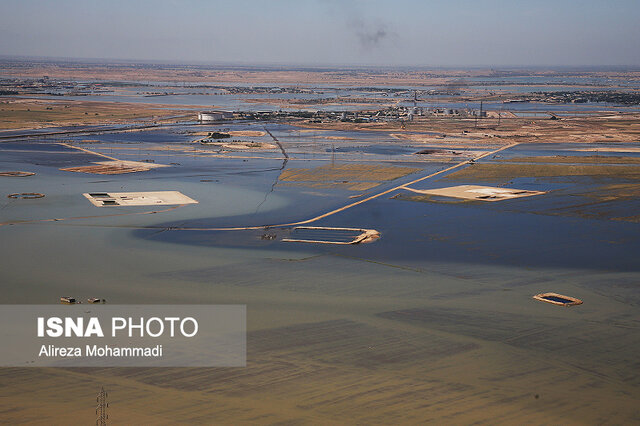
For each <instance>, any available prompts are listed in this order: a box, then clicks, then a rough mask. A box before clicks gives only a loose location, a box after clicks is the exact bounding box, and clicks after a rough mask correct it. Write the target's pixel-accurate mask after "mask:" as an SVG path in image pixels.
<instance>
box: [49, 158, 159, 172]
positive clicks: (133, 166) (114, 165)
mask: <svg viewBox="0 0 640 426" xmlns="http://www.w3.org/2000/svg"><path fill="white" fill-rule="evenodd" d="M93 164H96V165H95V166H79V167H63V168H61V169H60V170H62V171H65V172H76V173H91V174H97V175H119V174H122V173H135V172H146V171H148V170H151V169H155V168H157V167H169V166H168V165H167V164H156V163H146V162H144V161H126V160H114V161H96V162H94V163H93Z"/></svg>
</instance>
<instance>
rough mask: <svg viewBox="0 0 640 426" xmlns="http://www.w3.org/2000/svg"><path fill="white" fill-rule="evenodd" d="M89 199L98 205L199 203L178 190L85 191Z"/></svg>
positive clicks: (126, 205)
mask: <svg viewBox="0 0 640 426" xmlns="http://www.w3.org/2000/svg"><path fill="white" fill-rule="evenodd" d="M82 195H84V196H85V197H86V198H87V200H89V201H90V202H91V204H93V205H94V206H96V207H106V206H125V207H128V206H157V205H171V204H197V203H198V202H197V201H196V200H194V199H192V198H190V197H187V196H186V195H184V194H182V193H181V192H178V191H152V192H92V193H85V194H82Z"/></svg>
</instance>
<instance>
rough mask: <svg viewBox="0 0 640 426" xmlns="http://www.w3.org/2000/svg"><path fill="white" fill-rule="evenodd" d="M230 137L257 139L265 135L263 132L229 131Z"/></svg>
mask: <svg viewBox="0 0 640 426" xmlns="http://www.w3.org/2000/svg"><path fill="white" fill-rule="evenodd" d="M228 133H229V134H230V135H231V136H245V137H251V136H254V137H258V136H264V135H266V134H267V133H266V132H263V131H261V130H231V131H230V132H228Z"/></svg>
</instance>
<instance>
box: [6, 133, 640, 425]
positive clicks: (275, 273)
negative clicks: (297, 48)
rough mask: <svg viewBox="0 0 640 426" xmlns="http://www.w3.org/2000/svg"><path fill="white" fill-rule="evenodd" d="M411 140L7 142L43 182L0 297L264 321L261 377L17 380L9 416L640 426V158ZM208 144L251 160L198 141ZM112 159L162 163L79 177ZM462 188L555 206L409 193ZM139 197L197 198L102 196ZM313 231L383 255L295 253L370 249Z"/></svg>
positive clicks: (17, 183) (559, 146) (9, 390)
mask: <svg viewBox="0 0 640 426" xmlns="http://www.w3.org/2000/svg"><path fill="white" fill-rule="evenodd" d="M266 130H268V132H270V134H269V133H267V132H266ZM398 131H400V130H398V129H390V130H375V131H373V130H358V129H342V130H337V129H327V128H316V129H309V128H306V127H305V128H303V127H300V126H296V125H295V124H286V123H258V122H251V121H247V122H243V123H240V122H230V123H225V124H224V125H219V124H210V125H209V124H206V125H203V124H196V123H182V124H171V125H160V126H158V127H156V128H153V129H146V130H144V129H143V130H138V131H131V132H109V131H104V132H98V133H93V134H90V135H82V134H78V135H75V134H70V135H59V136H55V135H53V136H40V137H35V138H33V137H31V138H24V139H7V140H4V141H3V142H2V143H0V170H3V171H11V170H13V171H25V172H30V173H35V174H34V175H30V176H23V177H14V176H0V188H1V189H2V191H1V194H0V195H1V196H2V197H3V198H2V200H3V201H2V202H1V204H0V234H1V235H2V242H3V244H2V245H1V248H0V250H1V255H2V258H3V259H4V262H3V265H4V266H3V268H2V270H1V272H0V282H1V283H2V290H3V303H10V304H15V303H25V304H32V303H36V304H50V303H55V302H56V301H57V300H58V298H59V297H60V295H63V294H73V295H77V296H78V297H83V298H86V297H97V298H104V299H106V300H107V302H108V303H114V304H134V303H140V304H151V303H158V304H163V303H176V304H181V303H186V304H203V303H204V304H206V303H220V304H235V303H237V304H246V305H247V312H248V355H247V357H248V365H247V367H246V368H240V369H184V368H181V369H166V368H163V369H143V368H122V369H114V368H110V369H92V370H90V371H89V370H86V369H68V370H60V369H20V368H14V369H2V370H0V382H1V383H2V390H1V391H0V395H2V400H3V402H2V408H3V410H4V411H3V414H2V419H3V420H4V421H6V422H8V423H12V422H14V421H17V419H25V418H33V419H35V418H36V417H37V418H38V419H39V420H38V421H40V420H42V421H44V422H47V421H48V420H52V417H47V416H52V415H53V416H55V419H56V421H61V422H67V423H82V422H85V423H89V422H91V421H92V419H93V418H94V413H93V410H92V409H89V410H85V409H84V408H82V407H83V400H84V399H86V398H88V400H89V402H88V403H89V405H91V404H92V402H91V399H92V398H93V393H94V392H93V390H94V388H95V387H96V386H97V385H98V384H100V385H104V386H105V387H108V388H109V392H110V394H111V395H113V400H112V401H113V402H112V404H113V406H114V407H117V410H116V409H114V412H115V414H113V415H114V416H118V417H114V418H121V419H123V418H126V419H128V421H129V422H133V423H156V422H158V423H162V422H165V423H175V422H203V421H205V419H207V418H210V416H213V417H214V418H215V419H217V420H218V421H220V422H223V423H230V422H234V423H253V422H258V423H309V422H311V423H315V422H320V423H341V422H344V421H345V419H349V420H350V421H349V423H353V422H357V423H386V422H392V421H393V422H405V423H422V422H424V421H425V420H426V421H432V422H435V423H440V422H447V423H470V422H507V423H520V422H521V421H522V422H532V423H558V422H561V423H563V424H584V423H633V422H634V421H638V419H640V411H639V410H638V407H637V400H638V398H639V397H640V390H639V389H640V373H639V371H640V370H638V368H636V367H637V361H636V354H637V352H638V350H640V333H638V329H639V327H640V323H639V322H638V312H637V306H638V303H640V292H639V290H638V282H639V281H640V264H639V263H638V262H637V253H639V252H640V231H639V229H638V221H640V218H639V216H638V208H639V207H640V204H638V191H639V188H638V185H639V179H640V165H639V164H638V162H639V161H640V152H635V151H633V150H635V149H637V150H638V151H640V143H638V142H637V141H636V143H625V144H624V145H623V146H622V145H620V144H616V143H615V142H616V141H611V142H612V143H610V144H608V145H607V144H598V145H597V148H598V149H600V150H603V149H605V148H606V152H597V154H596V153H594V152H592V151H590V150H589V149H590V148H593V145H591V144H579V143H555V142H549V143H510V141H509V142H505V141H500V140H496V139H495V138H494V139H491V140H488V139H486V138H483V137H480V136H464V135H462V136H460V138H459V139H457V141H456V139H455V138H453V139H452V138H447V139H446V142H447V143H450V144H456V143H457V144H458V145H461V146H460V147H458V148H450V149H449V148H442V144H441V146H437V145H435V146H434V143H433V138H434V137H435V135H438V134H440V133H439V132H434V133H432V134H430V133H429V132H428V131H424V132H423V133H421V135H422V139H421V138H420V137H416V135H411V134H409V133H405V136H406V137H402V138H398V137H396V136H394V135H393V134H394V132H395V133H397V132H398ZM485 131H487V130H485ZM210 132H229V133H232V132H236V133H234V135H235V136H233V138H235V139H238V140H242V141H244V142H245V144H244V145H242V146H241V147H239V148H237V149H235V148H233V146H220V145H215V146H213V145H207V144H202V143H199V142H198V141H199V140H200V139H202V138H203V135H205V136H206V135H207V134H209V133H210ZM469 138H470V139H471V141H469V140H468V139H469ZM248 142H250V143H253V144H254V145H251V144H247V143H248ZM276 142H277V143H276ZM440 142H442V141H440ZM258 143H260V144H262V145H260V144H258ZM256 144H257V145H256ZM278 144H279V145H278ZM252 146H253V147H259V149H252V148H251V147H252ZM444 146H447V145H446V144H444ZM280 147H281V148H282V149H281V148H280ZM440 149H445V150H446V149H449V150H450V151H451V150H453V151H455V150H459V151H461V152H462V153H461V154H460V153H459V154H453V153H449V152H447V153H446V154H447V155H441V154H439V153H438V152H439V151H438V150H440ZM618 150H619V151H618ZM630 150H631V151H633V152H629V151H630ZM421 151H423V152H425V153H422V154H417V153H418V152H421ZM470 159H473V160H474V161H471V162H470V161H469V160H470ZM104 161H120V162H123V161H127V162H137V163H136V164H148V165H150V166H159V165H164V166H166V167H148V168H146V169H145V170H140V171H129V172H126V173H125V172H124V171H123V173H115V174H99V173H86V172H83V171H84V170H89V171H91V170H93V168H92V166H95V165H96V164H97V163H99V162H104ZM82 167H90V168H89V169H80V170H77V168H82ZM68 168H75V169H76V171H69V170H63V169H68ZM116 171H117V169H116ZM456 185H484V186H490V187H497V188H500V187H507V188H517V189H518V190H526V191H539V193H537V194H539V195H536V196H530V197H523V198H514V199H504V200H499V201H495V202H491V203H486V202H483V201H477V200H464V199H463V200H460V199H452V198H448V197H443V198H442V197H433V196H428V195H424V194H419V193H416V192H414V191H410V190H407V188H410V189H414V190H427V189H438V188H445V187H451V186H456ZM143 191H179V192H180V193H181V194H184V195H185V196H187V197H189V198H191V199H193V200H196V201H197V204H183V205H180V204H177V205H161V206H112V207H96V206H94V205H93V204H92V203H91V202H89V200H88V199H87V198H85V197H84V196H83V193H92V194H102V193H129V192H134V193H137V192H143ZM13 193H41V194H43V195H44V197H41V198H35V199H29V198H7V195H9V194H13ZM301 225H304V226H313V227H328V228H331V229H333V228H348V229H371V230H376V231H377V232H379V234H380V238H379V239H376V240H373V241H372V242H369V243H368V244H354V245H340V244H313V243H308V242H290V241H283V239H294V240H295V239H311V240H313V239H322V238H326V239H329V240H330V239H331V238H333V239H334V240H335V241H337V242H348V241H351V240H352V239H353V238H354V237H355V236H357V235H358V232H354V231H339V230H338V231H336V230H333V231H331V232H327V233H323V232H320V231H318V230H315V229H311V230H309V229H307V230H300V229H297V230H296V227H297V226H301ZM543 292H558V293H560V294H566V295H569V296H573V297H577V298H579V299H580V300H582V301H583V302H584V304H582V305H580V306H574V307H571V308H564V307H559V306H554V305H551V304H547V303H541V302H539V301H536V300H534V299H532V296H534V295H535V294H538V293H543ZM621 342H624V343H621ZM53 389H56V392H55V393H52V390H53ZM60 389H63V390H65V392H67V393H66V394H67V397H66V398H64V399H63V398H61V397H59V396H58V395H59V394H60V393H61V392H60ZM25 393H29V394H30V395H32V396H33V398H29V399H26V398H24V396H23V395H24V394H25ZM69 396H73V398H70V397H69ZM38 400H41V401H44V403H43V404H40V403H36V401H38ZM149 404H152V405H153V406H154V407H155V408H154V410H153V411H148V410H141V409H140V407H142V406H144V405H149ZM53 406H55V407H56V408H55V410H54V412H55V414H48V413H52V411H48V410H51V409H52V408H51V407H53ZM9 407H11V409H10V408H9ZM29 416H31V417H29ZM114 421H115V420H114Z"/></svg>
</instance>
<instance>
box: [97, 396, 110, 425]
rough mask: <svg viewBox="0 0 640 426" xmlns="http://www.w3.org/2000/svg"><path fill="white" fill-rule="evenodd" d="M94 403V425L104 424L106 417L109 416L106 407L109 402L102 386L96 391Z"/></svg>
mask: <svg viewBox="0 0 640 426" xmlns="http://www.w3.org/2000/svg"><path fill="white" fill-rule="evenodd" d="M96 403H97V405H96V416H97V419H96V426H106V425H107V419H108V418H109V415H108V414H107V407H109V403H108V402H107V393H106V392H105V391H104V386H103V387H102V388H101V389H100V392H99V393H98V397H97V398H96Z"/></svg>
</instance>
